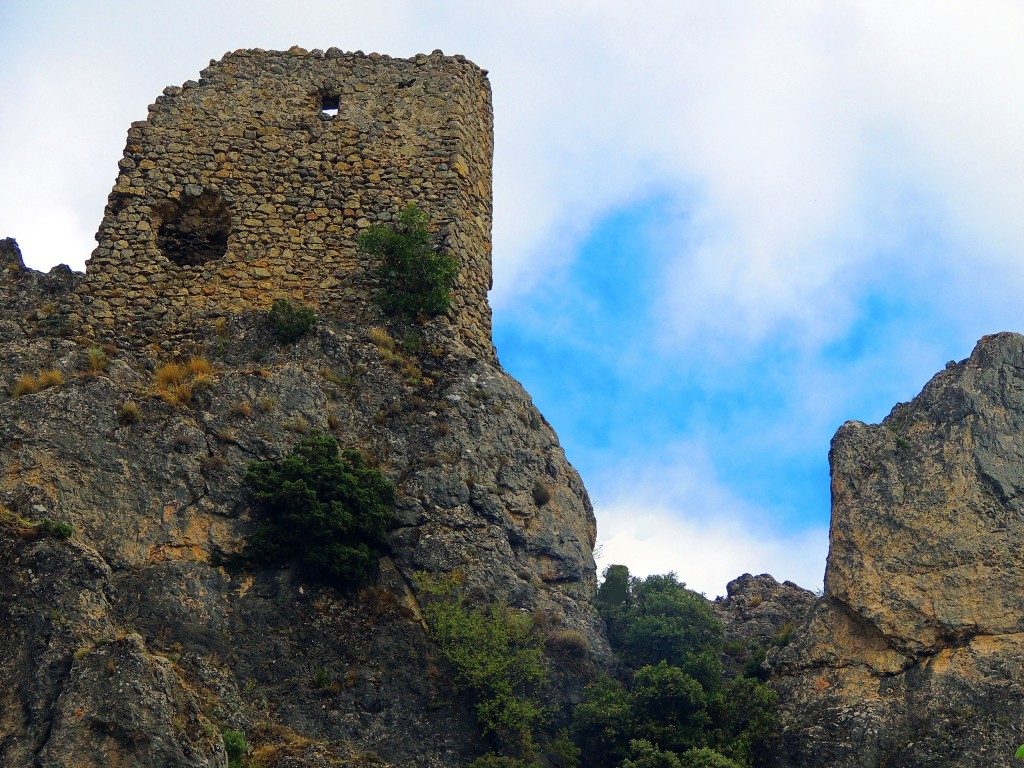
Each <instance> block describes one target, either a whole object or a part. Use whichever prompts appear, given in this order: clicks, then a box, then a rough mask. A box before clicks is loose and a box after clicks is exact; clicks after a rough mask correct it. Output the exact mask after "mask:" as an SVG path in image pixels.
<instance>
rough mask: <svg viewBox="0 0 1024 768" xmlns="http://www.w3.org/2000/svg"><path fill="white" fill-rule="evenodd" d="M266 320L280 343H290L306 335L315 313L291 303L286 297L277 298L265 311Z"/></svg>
mask: <svg viewBox="0 0 1024 768" xmlns="http://www.w3.org/2000/svg"><path fill="white" fill-rule="evenodd" d="M267 322H269V323H270V330H271V331H272V332H273V334H274V338H275V339H277V341H278V342H279V343H280V344H291V343H292V342H293V341H298V340H299V339H300V338H302V337H303V336H305V335H306V333H307V332H308V331H309V329H310V328H312V327H313V323H315V322H316V313H314V312H313V310H312V309H310V308H309V307H306V306H303V305H302V304H292V303H291V302H290V301H288V299H278V300H277V301H275V302H274V304H273V306H272V307H271V308H270V311H269V312H267Z"/></svg>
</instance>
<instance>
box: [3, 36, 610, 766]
mask: <svg viewBox="0 0 1024 768" xmlns="http://www.w3.org/2000/svg"><path fill="white" fill-rule="evenodd" d="M446 98H447V99H448V100H447V101H446V100H445V99H446ZM489 126H490V112H489V92H488V91H487V88H486V81H485V78H484V73H482V71H481V70H479V69H477V68H476V67H474V66H473V65H472V64H469V63H468V62H466V61H465V60H464V59H461V58H448V57H443V56H441V55H440V54H439V53H438V54H435V55H432V56H430V57H418V58H417V59H414V60H395V59H386V58H385V57H377V56H371V57H364V56H361V55H355V56H354V55H343V54H341V53H340V52H338V51H328V52H327V53H326V54H325V53H321V52H316V51H314V52H310V53H306V52H305V51H301V50H298V49H295V50H293V51H291V52H288V53H266V52H262V51H249V52H236V53H235V54H232V55H230V56H228V57H226V58H225V60H224V61H222V62H220V63H218V64H214V65H212V66H211V69H210V70H208V71H207V72H206V73H204V77H203V79H202V80H201V81H199V82H193V83H188V84H186V85H185V87H184V88H181V89H177V88H172V89H168V91H166V92H165V95H164V96H163V97H161V99H160V100H158V103H157V104H156V105H154V107H153V108H151V111H150V118H149V120H147V121H145V122H143V123H138V124H135V125H134V126H133V127H132V130H131V132H130V133H129V139H128V145H127V147H126V151H125V158H124V160H123V161H122V163H121V174H120V176H119V178H118V181H117V186H115V189H114V192H113V193H112V196H111V201H110V204H109V205H108V207H107V211H106V214H105V217H104V222H103V223H102V225H101V227H100V232H99V234H98V240H99V247H98V248H97V251H96V253H95V254H94V256H93V259H92V260H90V262H89V266H88V269H87V272H86V273H85V274H77V273H73V272H71V271H69V270H67V269H66V268H55V269H54V270H52V271H51V272H50V273H49V274H46V275H42V274H39V273H37V272H34V271H32V270H28V269H26V268H25V266H24V264H23V262H22V259H21V255H20V253H19V251H18V248H17V245H16V244H15V243H14V241H13V240H6V241H3V242H2V244H0V256H2V264H0V269H2V271H0V339H2V344H0V359H2V361H3V365H2V366H0V389H2V392H3V395H2V397H0V592H2V594H3V599H2V600H0V764H2V765H5V766H7V765H10V766H23V765H24V766H40V767H43V766H45V767H51V766H53V767H56V766H69V765H75V766H82V767H84V766H96V767H97V768H99V767H100V766H104V767H106V766H114V765H124V766H129V765H132V766H136V765H138V766H141V765H145V766H167V767H168V768H169V767H170V766H175V767H178V766H223V765H225V764H226V756H225V751H224V750H225V748H224V742H223V739H222V736H221V732H222V730H224V729H228V730H237V731H241V732H244V733H245V734H246V736H247V739H248V742H249V745H250V760H251V764H252V765H259V766H264V767H270V766H281V767H283V766H299V765H302V766H340V765H369V764H374V765H378V764H397V765H402V766H424V767H426V766H446V767H447V766H462V765H465V764H467V763H468V762H470V761H471V760H472V759H473V757H475V756H477V755H479V754H481V753H482V752H483V751H485V748H486V747H487V746H488V745H487V743H486V742H485V740H484V739H482V738H481V734H480V730H479V728H478V726H477V723H476V721H475V717H474V713H473V711H472V708H471V702H470V701H469V700H468V699H467V697H466V695H465V694H464V693H462V692H461V691H459V690H457V689H456V687H455V685H454V678H453V673H452V670H451V669H450V668H449V667H448V666H447V665H446V663H445V661H444V659H443V658H442V657H441V656H440V655H439V654H438V652H437V649H436V647H435V646H434V645H433V644H432V643H431V642H430V640H429V639H428V636H427V634H426V632H425V628H424V623H423V620H422V616H421V613H420V610H419V603H418V594H417V587H416V583H415V580H414V576H415V574H416V573H417V572H420V571H422V572H426V573H427V574H433V575H440V574H446V573H451V572H453V571H458V572H460V573H462V574H464V578H465V583H466V588H467V590H468V591H469V594H470V595H471V598H472V599H473V600H475V601H477V602H479V603H480V604H488V603H495V602H501V603H506V604H508V605H509V606H511V607H512V609H513V610H515V611H517V612H522V613H525V614H526V615H527V616H529V617H531V619H532V620H533V621H534V624H535V625H536V626H537V627H538V631H540V632H541V633H542V634H543V635H544V637H546V638H547V640H548V644H547V653H548V656H549V666H550V668H551V670H552V675H551V681H550V683H549V685H548V688H547V689H546V690H545V694H544V695H545V698H546V699H547V701H548V703H549V704H551V705H552V708H553V709H554V710H556V711H557V710H558V709H559V707H560V706H561V705H565V704H567V703H571V702H572V701H573V700H575V698H576V697H578V696H579V694H580V690H581V688H582V685H583V684H584V682H585V681H586V680H587V679H590V678H592V677H593V676H594V675H595V674H596V672H597V671H598V670H600V669H603V668H606V667H607V666H608V664H609V663H610V657H609V651H608V648H607V643H606V641H605V639H604V635H603V629H602V627H601V626H600V622H599V620H598V619H596V618H595V616H594V614H593V612H592V611H591V609H590V601H591V598H592V595H593V591H594V586H595V573H594V561H593V558H592V554H591V553H592V549H593V545H594V537H595V523H594V517H593V512H592V509H591V506H590V502H589V500H588V498H587V495H586V491H585V490H584V488H583V485H582V483H581V481H580V478H579V476H578V475H577V474H576V472H575V471H574V470H573V468H572V467H571V466H570V465H569V464H568V462H567V461H566V459H565V456H564V454H563V452H562V450H561V448H560V447H559V445H558V441H557V438H556V436H555V434H554V432H553V431H552V429H551V427H550V426H549V425H548V424H547V422H546V421H545V420H544V418H543V417H542V416H541V415H540V414H539V413H538V412H537V410H536V409H535V408H534V406H533V404H532V402H531V400H530V398H529V396H528V395H527V394H526V393H525V392H524V391H523V389H522V388H521V387H520V386H519V385H518V384H517V383H516V382H515V381H514V380H513V379H511V378H510V377H509V376H508V375H507V374H506V373H505V372H504V371H503V370H502V369H501V367H500V365H499V364H498V362H497V359H496V357H495V355H494V352H493V347H492V345H491V342H490V336H489V317H490V313H489V310H488V309H487V306H486V299H485V291H486V287H487V282H488V281H489V274H490V272H489V270H490V266H489V265H490V261H489V221H490V208H489V206H490V176H489V174H490V167H489V147H490V134H489V130H490V128H489ZM409 200H415V201H419V202H421V204H422V205H423V207H424V209H425V210H427V211H428V212H429V213H430V214H431V222H432V226H433V227H434V230H435V232H436V235H437V238H438V241H439V242H441V243H443V244H444V247H446V248H447V249H449V251H450V252H452V253H454V254H455V255H456V256H457V257H458V258H459V260H460V264H461V265H462V270H461V272H460V278H459V283H458V284H457V286H456V296H457V298H456V301H455V302H454V304H453V309H452V311H451V312H449V313H448V315H447V316H443V317H440V318H436V319H434V320H431V321H429V322H426V323H424V324H421V325H417V326H416V327H415V328H414V329H412V333H411V334H410V333H409V330H410V329H408V328H406V327H405V326H401V325H396V324H395V323H393V322H392V321H391V320H389V318H387V317H385V316H384V315H383V314H382V313H381V311H380V310H379V309H378V308H377V307H376V305H375V304H374V301H373V295H374V292H375V290H376V286H375V284H374V277H373V270H372V268H371V266H372V265H369V264H367V263H365V256H363V255H361V254H359V253H358V252H357V248H356V239H357V236H358V232H359V231H360V230H361V229H363V228H365V227H366V226H368V225H369V223H370V222H371V221H377V222H387V221H388V220H390V217H391V216H392V215H393V213H394V212H395V211H396V210H397V209H398V208H399V207H400V205H404V204H405V203H406V202H408V201H409ZM193 257H194V258H193ZM335 297H336V298H337V301H334V298H335ZM275 298H291V299H294V300H304V301H306V302H307V303H309V304H312V305H314V306H315V307H316V308H317V310H318V320H317V322H316V323H315V324H314V326H313V327H312V329H311V330H310V332H309V333H307V334H306V335H305V336H304V337H303V338H302V339H300V340H299V341H297V342H296V343H294V344H290V345H282V344H280V343H278V342H277V341H275V339H274V337H273V335H272V333H271V328H270V327H269V326H268V323H267V316H266V311H265V310H266V307H267V306H269V304H270V302H271V301H272V300H273V299H275ZM190 361H192V368H191V369H189V365H190ZM169 362H178V363H180V364H182V365H183V366H184V368H186V369H189V370H190V372H189V373H188V374H187V375H186V380H184V381H182V382H180V383H181V385H182V386H181V388H177V387H174V386H169V385H168V383H167V382H166V381H163V382H162V381H161V378H160V373H159V372H160V369H161V368H162V367H163V366H165V365H166V364H167V363H169ZM315 431H319V432H323V433H327V434H331V435H333V436H334V437H335V438H336V439H337V441H338V442H339V444H340V445H342V446H343V447H351V448H355V449H358V450H360V451H361V452H362V453H363V455H364V456H366V457H368V459H369V460H370V461H371V462H372V463H373V464H374V465H375V466H377V467H379V468H380V469H381V471H382V472H383V473H384V474H385V476H386V477H387V478H388V479H389V480H390V481H391V482H392V483H394V485H395V487H396V488H397V495H398V501H397V504H396V508H395V511H394V516H393V520H392V523H391V525H390V529H389V533H388V547H387V551H386V553H385V554H384V556H383V557H382V558H381V560H380V564H379V569H378V571H377V573H376V576H375V578H374V580H373V582H372V583H371V584H370V585H368V586H366V587H365V588H363V589H361V590H348V591H345V590H337V589H333V588H329V587H325V586H318V585H316V584H313V583H310V582H308V581H307V580H304V579H303V578H302V576H301V574H299V573H298V572H296V570H295V569H294V568H292V567H289V566H287V565H283V566H280V567H278V566H274V567H270V566H259V567H257V566H255V565H253V564H249V565H247V566H245V567H237V566H235V567H227V566H226V564H227V563H230V562H231V560H232V556H233V555H234V554H237V553H238V552H240V551H242V550H244V548H245V545H246V542H247V541H248V540H249V537H250V536H251V535H252V533H253V531H254V529H255V526H256V521H255V517H254V508H253V504H252V498H251V492H250V490H249V489H248V488H247V487H246V485H245V483H244V475H245V472H246V468H247V467H248V466H249V465H250V463H251V462H253V461H255V460H277V459H280V458H281V457H282V456H284V455H285V454H286V453H287V452H288V451H289V450H290V449H291V447H292V446H294V444H295V443H296V442H297V441H299V440H300V439H302V438H303V436H305V435H308V434H311V433H313V432H315ZM68 526H69V527H70V528H68ZM69 531H70V532H72V533H71V536H70V537H69V538H64V536H63V534H65V533H67V532H69ZM567 636H570V637H571V638H572V639H573V643H571V644H567V643H566V642H564V638H565V637H567Z"/></svg>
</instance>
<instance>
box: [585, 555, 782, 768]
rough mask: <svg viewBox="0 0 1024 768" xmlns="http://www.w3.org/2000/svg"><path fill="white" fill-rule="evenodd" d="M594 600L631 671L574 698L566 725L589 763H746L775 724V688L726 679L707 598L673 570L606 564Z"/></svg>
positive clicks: (640, 766) (623, 767) (743, 766)
mask: <svg viewBox="0 0 1024 768" xmlns="http://www.w3.org/2000/svg"><path fill="white" fill-rule="evenodd" d="M597 605H598V610H599V611H600V613H601V616H602V617H603V618H604V619H605V622H606V623H607V625H608V636H609V639H610V641H611V644H612V648H613V649H614V650H615V651H616V653H617V654H618V655H619V656H620V658H621V659H622V660H623V661H624V662H625V664H626V665H627V666H628V667H629V668H631V670H632V680H631V681H630V683H631V684H630V685H629V686H627V685H625V684H624V683H622V682H619V681H616V680H612V679H610V678H604V679H602V680H599V681H598V682H597V683H595V684H594V685H592V686H590V688H589V689H588V690H587V692H586V694H585V698H584V701H583V702H582V703H581V704H580V705H579V707H577V710H576V714H575V719H574V724H573V725H574V732H575V734H576V738H577V740H578V742H579V743H580V745H581V746H582V748H583V753H584V759H583V762H584V763H585V764H587V765H593V766H595V768H675V767H676V766H679V768H748V767H749V766H753V765H758V764H759V761H760V758H761V757H762V756H763V755H764V745H765V744H766V743H768V742H770V741H771V740H772V738H773V736H774V731H775V727H776V726H775V715H774V711H775V703H776V697H775V694H774V692H773V691H771V690H770V689H769V688H768V687H767V686H765V685H763V684H762V683H761V682H759V681H758V680H753V679H749V678H745V677H740V678H737V679H734V680H726V679H725V678H724V673H723V666H722V661H721V658H722V654H723V651H724V641H723V634H724V633H723V630H722V626H721V624H720V623H719V622H718V620H717V619H716V618H715V616H714V614H713V612H712V610H711V606H710V604H709V603H708V602H707V600H705V599H704V598H703V597H702V596H701V595H698V594H696V593H695V592H692V591H690V590H688V589H686V586H685V585H684V584H682V583H680V582H679V581H677V580H676V578H675V576H674V575H672V574H667V575H665V576H650V577H648V578H646V579H636V578H632V577H630V575H629V570H628V569H627V568H626V567H625V566H621V565H613V566H609V568H608V569H607V570H606V571H605V579H604V582H603V583H602V584H601V586H600V588H599V590H598V595H597Z"/></svg>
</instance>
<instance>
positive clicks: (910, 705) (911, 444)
mask: <svg viewBox="0 0 1024 768" xmlns="http://www.w3.org/2000/svg"><path fill="white" fill-rule="evenodd" d="M830 460H831V464H832V527H831V534H830V548H829V558H828V566H827V569H826V574H825V594H824V597H823V598H822V599H821V600H820V601H819V602H818V603H817V604H816V605H815V606H814V608H813V609H812V611H811V614H810V617H809V619H808V622H807V623H806V625H805V626H803V627H802V628H801V629H800V630H799V631H797V632H796V633H795V634H794V636H793V641H792V643H791V644H790V645H789V646H787V647H786V648H784V649H782V650H781V651H778V652H776V653H775V654H774V655H773V656H771V657H770V662H771V664H772V666H773V669H774V672H775V674H776V675H777V676H778V677H777V681H776V682H777V685H778V687H779V688H780V690H781V691H782V693H783V701H784V704H785V710H786V723H787V725H786V729H785V732H784V734H783V748H782V751H781V754H780V756H779V759H778V762H777V765H779V766H851V768H852V766H870V767H871V768H874V767H876V766H908V767H910V766H949V767H950V768H952V767H953V766H957V767H959V768H963V767H965V766H966V767H974V766H978V767H979V768H980V767H981V766H993V765H1010V764H1011V762H1012V759H1011V758H1012V755H1013V753H1014V751H1015V749H1016V747H1017V746H1018V744H1020V743H1021V740H1022V733H1024V718H1022V715H1021V707H1020V703H1021V701H1022V695H1024V679H1022V675H1021V670H1022V665H1024V565H1022V560H1021V556H1020V548H1021V542H1022V541H1024V496H1022V489H1024V337H1022V336H1019V335H1016V334H1009V333H1004V334H998V335H995V336H987V337H985V338H984V339H982V340H981V341H980V342H979V343H978V345H977V347H976V348H975V350H974V352H973V353H972V355H971V356H970V357H969V358H968V359H967V360H964V361H962V362H960V363H950V364H949V365H947V367H946V369H945V370H944V371H942V372H940V373H939V374H938V375H936V376H935V377H934V378H933V379H932V380H931V381H930V382H929V383H928V385H927V386H926V387H925V388H924V391H923V392H922V393H921V394H920V395H919V396H918V397H917V398H915V399H914V400H913V401H912V402H910V403H904V404H901V405H898V406H897V407H896V408H894V409H893V411H892V413H891V414H890V415H889V416H888V417H887V418H886V419H885V420H884V421H883V422H882V423H881V424H879V425H873V426H872V425H866V424H862V423H860V422H850V423H847V424H845V425H844V426H843V427H842V428H841V429H840V430H839V432H838V433H837V434H836V436H835V438H834V439H833V441H832V449H831V453H830Z"/></svg>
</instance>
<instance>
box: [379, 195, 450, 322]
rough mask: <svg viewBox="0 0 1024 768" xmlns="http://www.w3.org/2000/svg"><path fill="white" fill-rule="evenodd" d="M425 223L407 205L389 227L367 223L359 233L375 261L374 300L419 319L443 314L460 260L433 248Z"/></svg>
mask: <svg viewBox="0 0 1024 768" xmlns="http://www.w3.org/2000/svg"><path fill="white" fill-rule="evenodd" d="M429 223H430V219H429V217H428V216H427V214H426V213H424V212H423V211H421V210H420V209H419V207H417V205H416V204H415V203H409V204H408V205H407V206H405V208H403V209H402V211H401V212H400V213H399V214H398V218H397V221H396V222H395V223H394V224H393V225H389V224H383V223H377V224H371V225H370V226H369V227H368V228H367V229H366V230H365V231H364V232H363V234H362V235H360V237H359V247H360V249H361V250H362V251H364V252H365V253H368V254H370V255H371V256H374V257H376V258H377V259H379V262H380V263H379V266H378V274H379V275H380V279H381V289H380V292H379V293H378V295H377V300H378V303H379V304H380V305H381V307H382V308H383V309H384V311H385V312H388V313H391V314H395V315H400V316H403V317H405V318H407V319H417V318H422V317H433V316H435V315H440V314H443V313H444V312H446V311H447V310H448V307H449V306H450V305H451V301H452V288H454V287H455V279H456V278H457V277H458V275H459V264H458V262H457V261H456V260H455V258H454V257H453V256H451V255H450V254H448V253H444V252H442V251H439V250H437V249H436V248H435V247H434V244H433V237H432V236H431V234H430V231H429V230H428V229H427V225H428V224H429Z"/></svg>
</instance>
